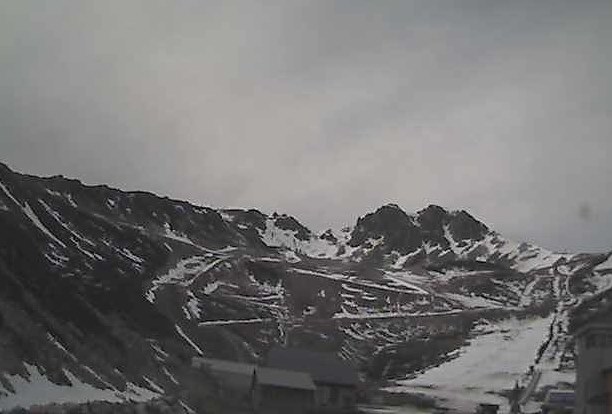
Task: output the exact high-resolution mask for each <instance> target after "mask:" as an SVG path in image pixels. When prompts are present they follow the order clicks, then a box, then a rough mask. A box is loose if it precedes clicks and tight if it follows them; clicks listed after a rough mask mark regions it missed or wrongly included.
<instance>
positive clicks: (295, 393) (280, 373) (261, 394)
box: [253, 367, 316, 414]
mask: <svg viewBox="0 0 612 414" xmlns="http://www.w3.org/2000/svg"><path fill="white" fill-rule="evenodd" d="M315 391H316V387H315V384H314V382H313V381H312V378H311V376H310V375H309V374H307V373H304V372H295V371H286V370H281V369H275V368H266V367H258V368H257V370H256V371H255V377H254V380H253V408H254V411H255V412H258V413H266V414H277V413H278V414H285V413H297V414H300V413H304V414H306V413H312V412H313V411H314V409H315Z"/></svg>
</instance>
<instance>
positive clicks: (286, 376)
mask: <svg viewBox="0 0 612 414" xmlns="http://www.w3.org/2000/svg"><path fill="white" fill-rule="evenodd" d="M256 375H257V383H258V384H261V385H272V386H275V387H282V388H292V389H299V390H309V391H313V390H315V389H316V387H315V385H314V382H312V377H311V376H310V374H307V373H305V372H296V371H287V370H284V369H276V368H267V367H259V368H257V374H256Z"/></svg>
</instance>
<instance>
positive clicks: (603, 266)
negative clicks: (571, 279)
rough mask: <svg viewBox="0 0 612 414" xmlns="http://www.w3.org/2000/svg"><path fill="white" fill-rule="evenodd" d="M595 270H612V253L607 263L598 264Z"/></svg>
mask: <svg viewBox="0 0 612 414" xmlns="http://www.w3.org/2000/svg"><path fill="white" fill-rule="evenodd" d="M595 270H599V271H601V270H612V253H610V255H609V256H608V259H607V260H606V261H605V262H603V263H600V264H598V265H597V266H596V267H595Z"/></svg>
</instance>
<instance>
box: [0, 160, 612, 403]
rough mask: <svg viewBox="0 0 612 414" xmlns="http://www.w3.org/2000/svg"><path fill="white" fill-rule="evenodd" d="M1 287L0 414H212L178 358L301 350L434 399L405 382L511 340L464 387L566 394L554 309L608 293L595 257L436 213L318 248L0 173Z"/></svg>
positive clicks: (387, 212)
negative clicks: (150, 405)
mask: <svg viewBox="0 0 612 414" xmlns="http://www.w3.org/2000/svg"><path fill="white" fill-rule="evenodd" d="M0 286H1V288H0V410H3V409H6V410H8V409H12V408H14V407H17V406H23V407H29V406H32V405H36V404H38V405H44V404H50V403H79V402H84V401H88V400H103V401H109V402H122V401H127V400H133V401H149V400H153V399H156V398H161V397H163V396H173V397H174V398H176V401H178V403H179V405H178V407H179V410H184V411H186V412H191V411H190V410H192V411H199V410H207V411H206V412H215V410H217V411H218V412H224V410H223V407H224V404H225V403H226V401H225V400H224V397H223V396H222V395H220V394H219V393H218V392H217V391H216V388H215V387H216V386H215V383H214V381H213V380H212V379H211V378H210V377H209V376H208V375H207V374H206V373H205V372H201V371H198V370H195V369H193V368H192V367H191V364H190V361H191V358H192V357H194V356H199V355H204V356H208V357H214V358H225V359H232V360H239V361H250V362H256V361H258V360H260V359H261V358H262V357H263V356H265V354H266V352H267V350H268V349H270V348H271V347H273V346H275V345H277V344H281V345H284V346H294V347H305V348H310V349H316V350H323V351H328V352H333V353H336V354H337V355H338V356H340V357H341V358H343V359H346V360H348V361H350V362H351V363H352V364H354V365H355V366H356V367H357V368H358V369H359V372H360V375H361V377H362V379H364V380H365V381H367V383H368V384H377V385H378V386H380V387H381V388H384V389H386V390H387V391H388V392H412V391H414V392H419V393H424V394H428V393H429V394H431V395H432V396H434V397H435V396H440V395H443V394H444V393H447V394H448V393H451V392H455V391H453V390H452V389H451V388H452V387H450V386H449V385H448V384H443V381H441V382H440V383H437V382H436V380H435V379H432V382H431V383H427V384H423V383H418V380H419V378H427V375H430V376H433V377H435V375H433V374H431V373H432V372H434V373H435V370H436V367H438V368H440V367H444V366H446V365H445V364H454V365H453V366H457V367H458V368H457V369H459V371H458V372H459V374H458V375H460V372H461V371H460V368H461V367H465V366H466V365H465V363H461V364H460V363H458V362H457V361H462V358H463V360H465V358H466V357H465V356H466V355H468V354H469V349H470V348H471V347H472V348H473V349H476V348H475V346H480V345H479V344H482V343H484V342H483V338H488V340H491V338H499V339H498V340H497V342H496V341H492V340H491V341H490V342H491V343H492V344H493V345H492V346H494V347H500V346H501V347H502V348H503V346H508V347H510V346H511V345H512V344H515V343H518V342H519V340H521V341H522V340H523V339H524V338H523V336H524V335H525V332H528V333H529V335H531V336H529V338H528V339H524V344H523V342H521V344H522V345H521V348H520V350H521V352H517V354H520V357H521V358H522V359H521V360H520V361H519V360H518V359H517V360H512V363H509V364H506V365H500V366H498V367H496V366H495V359H494V358H493V359H492V361H491V364H489V367H487V369H489V370H490V372H489V371H486V369H484V370H482V372H480V373H479V375H480V376H478V375H477V377H478V378H476V379H474V385H473V386H472V388H470V390H472V391H474V389H475V390H476V392H477V393H480V394H478V395H489V394H491V393H494V394H498V395H500V396H501V395H503V392H504V390H507V389H510V388H512V386H513V385H514V378H515V377H516V374H522V373H523V372H524V371H527V370H528V369H530V368H529V367H530V365H531V366H535V367H536V368H537V369H539V370H540V372H542V377H543V380H542V382H541V384H542V386H544V385H547V384H548V385H554V384H557V383H558V382H563V381H569V380H568V378H570V377H571V375H573V374H572V372H573V371H572V369H573V358H574V355H573V345H572V340H571V335H570V333H569V328H568V326H569V315H570V312H571V311H572V309H574V308H575V307H576V306H578V305H579V304H580V303H582V302H584V301H585V300H587V299H588V298H590V297H593V296H597V295H601V294H602V293H603V292H607V291H608V290H609V288H610V286H612V260H611V259H610V253H554V252H551V251H548V250H546V249H544V248H541V247H538V246H535V245H533V244H530V243H521V242H514V241H511V240H508V239H506V238H505V237H504V236H503V235H501V234H499V233H497V232H496V231H495V230H493V229H491V228H489V227H488V226H487V225H486V224H484V223H482V222H481V221H480V220H478V219H477V218H475V217H473V216H472V215H471V214H470V213H469V212H467V211H463V210H460V211H449V210H446V209H444V208H442V207H440V206H436V205H430V206H427V207H426V208H424V209H422V210H420V211H418V212H416V213H414V214H408V213H406V212H405V211H404V210H403V209H402V208H400V207H399V206H397V205H394V204H387V205H383V206H382V207H380V208H378V209H377V210H376V211H373V212H370V213H368V214H365V215H364V216H362V217H360V218H359V219H358V220H357V222H356V223H355V224H354V225H353V226H351V227H347V228H343V229H337V230H334V229H329V230H326V231H324V232H321V233H317V232H315V231H312V230H311V229H309V228H307V227H306V226H304V225H303V224H302V223H300V222H299V221H298V219H296V218H295V217H292V216H290V215H286V214H277V213H274V214H266V213H263V212H260V211H258V210H254V209H250V210H246V209H244V210H242V209H214V208H210V207H203V206H197V205H194V204H191V203H188V202H185V201H178V200H172V199H169V198H167V197H160V196H157V195H155V194H151V193H147V192H126V191H122V190H118V189H114V188H109V187H108V186H103V185H102V186H87V185H83V184H82V183H81V182H79V181H78V180H74V179H67V178H64V177H61V176H54V177H48V178H41V177H35V176H30V175H24V174H20V173H17V172H14V171H12V170H11V169H10V168H8V167H7V166H6V165H3V164H0ZM518 326H522V327H527V328H525V329H522V328H521V329H518V328H517V327H518ZM513 332H514V333H513ZM512 335H514V336H512ZM508 336H509V337H508ZM525 344H528V345H525ZM483 346H484V345H483ZM517 346H518V345H517ZM478 349H480V351H479V352H484V351H483V350H482V349H484V348H482V349H481V348H478ZM508 352H510V351H508ZM525 358H526V359H525ZM509 365H511V369H510V368H508V366H509ZM448 367H450V365H448ZM449 369H450V368H449ZM531 369H533V367H532V368H531ZM517 370H518V371H517ZM514 371H517V372H514ZM489 375H493V376H495V378H497V379H500V380H499V382H493V383H492V382H491V381H489V380H487V378H489V377H488V376H489ZM415 381H416V382H415ZM498 383H499V385H498ZM493 384H495V385H493ZM445 387H446V388H445ZM449 387H450V388H449ZM479 387H480V388H479ZM491 387H495V388H491ZM428 390H429V391H428ZM432 390H433V391H432ZM456 392H459V393H460V392H461V389H460V388H458V389H457V390H456ZM445 398H447V399H448V395H446V397H445ZM475 398H477V397H475ZM451 399H452V398H451Z"/></svg>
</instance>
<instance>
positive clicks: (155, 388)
mask: <svg viewBox="0 0 612 414" xmlns="http://www.w3.org/2000/svg"><path fill="white" fill-rule="evenodd" d="M142 379H143V380H145V382H146V383H147V385H148V386H149V388H151V389H152V390H153V391H155V392H156V393H158V394H163V393H164V389H163V388H162V387H160V386H159V385H157V384H156V383H154V382H153V381H151V379H150V378H148V377H146V376H144V375H143V376H142Z"/></svg>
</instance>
